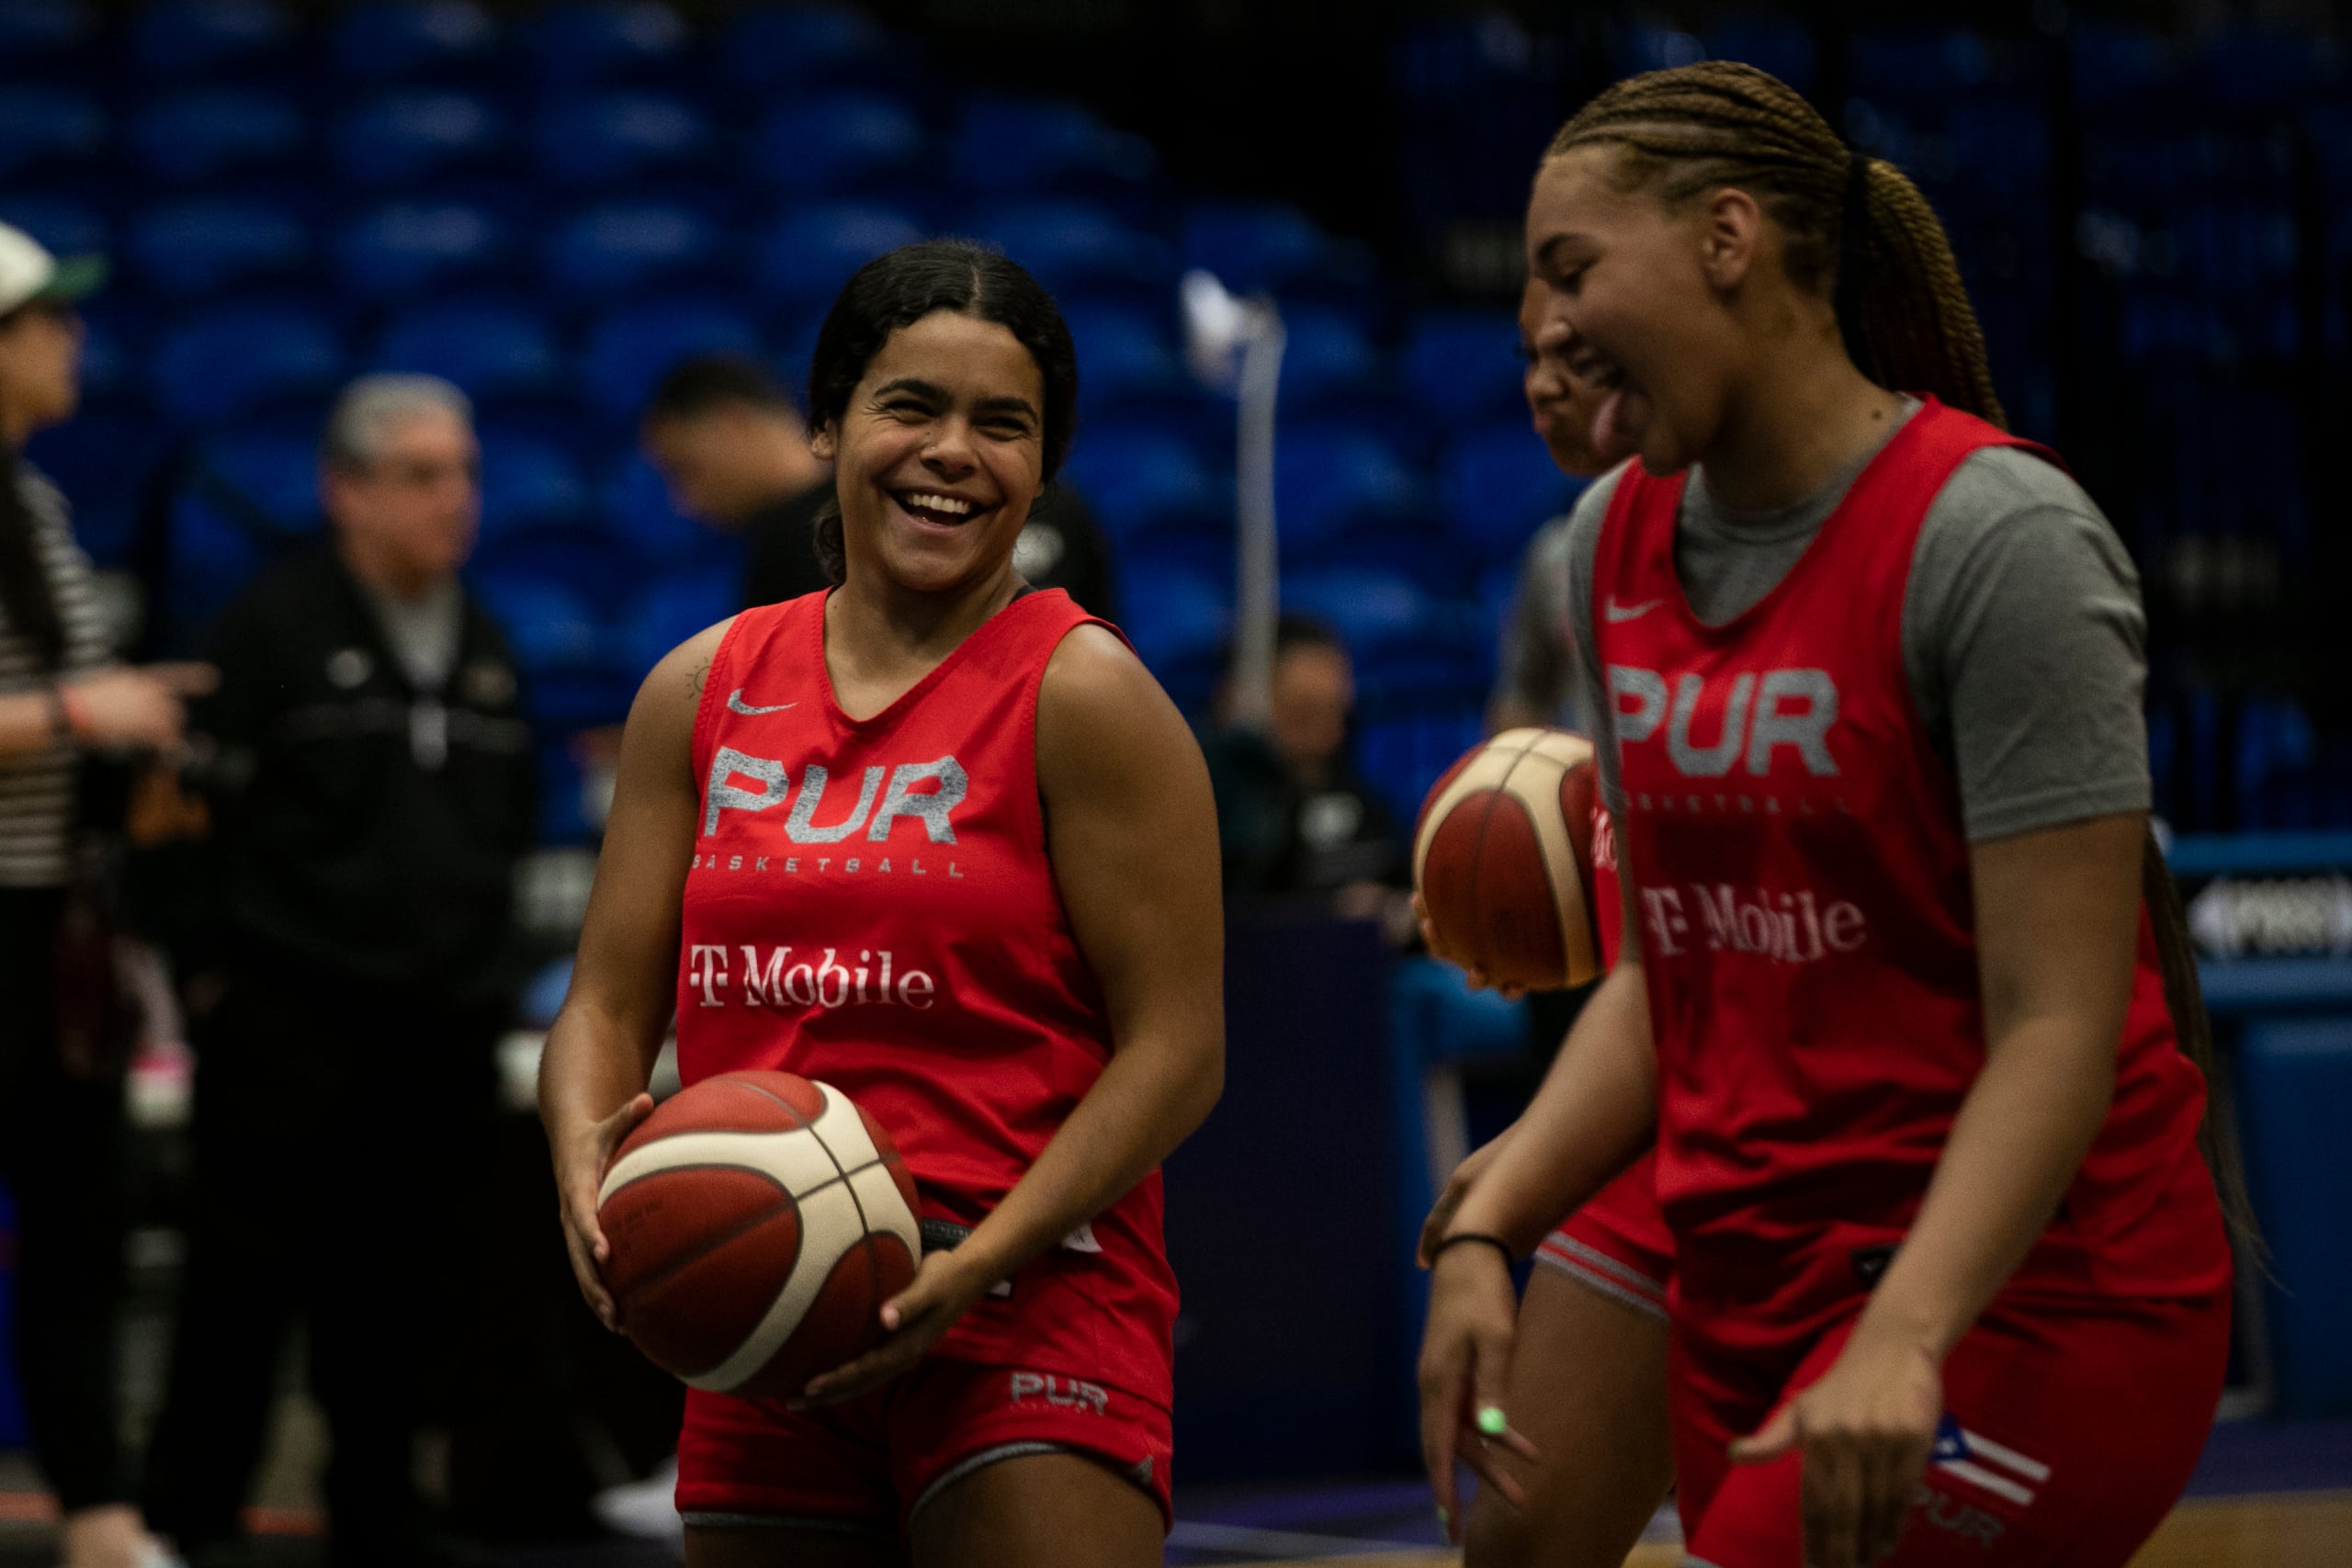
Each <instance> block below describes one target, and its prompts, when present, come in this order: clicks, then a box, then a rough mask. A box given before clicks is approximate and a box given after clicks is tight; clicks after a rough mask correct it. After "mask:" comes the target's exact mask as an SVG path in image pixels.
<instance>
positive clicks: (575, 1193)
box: [555, 1092, 653, 1334]
mask: <svg viewBox="0 0 2352 1568" xmlns="http://www.w3.org/2000/svg"><path fill="white" fill-rule="evenodd" d="M652 1114H653V1097H652V1096H651V1095H650V1094H645V1093H642V1092H640V1093H639V1094H636V1095H633V1096H631V1097H630V1099H629V1101H628V1104H626V1105H624V1106H622V1107H621V1108H620V1109H619V1110H618V1111H614V1112H613V1113H612V1114H611V1115H610V1116H607V1117H605V1119H604V1120H603V1121H601V1122H587V1123H586V1124H584V1125H582V1126H578V1127H576V1128H574V1129H573V1130H572V1131H571V1132H570V1133H568V1134H565V1135H564V1136H563V1137H561V1138H560V1139H559V1140H557V1146H556V1151H555V1172H556V1175H555V1180H556V1198H557V1201H558V1203H559V1204H560V1207H561V1210H562V1213H563V1245H564V1248H565V1250H566V1251H568V1252H569V1253H570V1254H571V1276H572V1278H573V1279H575V1280H579V1281H580V1293H581V1295H582V1297H584V1298H586V1300H587V1303H588V1310H589V1311H591V1312H593V1313H594V1314H596V1321H597V1322H599V1323H601V1324H603V1325H605V1327H606V1328H608V1329H610V1330H612V1331H613V1332H614V1333H615V1334H618V1333H619V1332H620V1331H621V1314H620V1308H619V1307H618V1306H617V1305H616V1304H615V1303H614V1301H613V1295H612V1292H610V1291H607V1290H606V1289H605V1276H604V1266H605V1259H607V1258H610V1257H611V1256H612V1255H613V1249H612V1247H611V1246H610V1245H609V1244H608V1243H607V1242H606V1241H605V1232H604V1228H603V1227H602V1226H601V1225H599V1224H597V1223H596V1190H597V1188H599V1187H601V1186H602V1185H604V1180H605V1167H606V1166H608V1165H610V1164H611V1163H612V1160H613V1151H614V1150H615V1149H616V1148H618V1147H620V1146H621V1140H622V1139H624V1138H626V1137H628V1135H629V1134H630V1133H632V1132H634V1131H635V1130H636V1128H637V1124H638V1123H639V1122H642V1121H644V1120H645V1119H646V1118H647V1117H648V1116H650V1115H652Z"/></svg>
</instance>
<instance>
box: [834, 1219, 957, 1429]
mask: <svg viewBox="0 0 2352 1568" xmlns="http://www.w3.org/2000/svg"><path fill="white" fill-rule="evenodd" d="M966 1245H967V1247H968V1245H969V1244H968V1243H967V1244H966ZM963 1256H964V1249H963V1248H960V1247H959V1248H956V1249H955V1250H953V1251H948V1252H933V1253H928V1254H925V1255H924V1258H923V1260H922V1265H921V1266H920V1267H919V1268H917V1269H915V1277H914V1278H913V1279H912V1280H909V1281H908V1282H907V1288H906V1289H905V1290H903V1291H900V1292H899V1293H898V1294H897V1295H895V1296H892V1297H891V1298H890V1299H889V1300H888V1301H887V1302H884V1303H882V1326H883V1327H884V1328H886V1329H888V1331H889V1334H890V1337H888V1339H885V1340H884V1341H882V1343H881V1344H879V1345H876V1347H875V1348H873V1349H871V1350H868V1351H867V1352H866V1353H865V1355H863V1356H860V1357H858V1358H857V1359H855V1360H854V1361H851V1362H848V1363H846V1364H845V1365H842V1366H839V1367H836V1368H834V1369H833V1370H832V1371H830V1372H827V1373H825V1374H824V1375H823V1376H822V1377H820V1378H817V1379H815V1380H813V1381H812V1382H810V1383H809V1386H808V1387H807V1388H806V1389H805V1390H803V1391H802V1392H801V1395H800V1397H799V1398H798V1399H796V1400H794V1401H792V1404H793V1405H794V1407H795V1408H798V1407H800V1406H802V1405H809V1404H840V1403H841V1402H842V1401H843V1400H845V1399H855V1398H856V1397H857V1396H858V1395H860V1394H862V1393H873V1392H874V1390H876V1389H877V1388H880V1387H881V1386H882V1385H883V1384H884V1383H886V1382H889V1381H890V1380H891V1379H892V1378H895V1377H897V1376H899V1374H900V1373H901V1372H905V1371H910V1370H912V1368H913V1367H914V1364H915V1363H916V1362H917V1361H920V1360H922V1358H923V1354H924V1352H926V1351H928V1350H929V1349H930V1348H932V1347H933V1345H936V1344H938V1343H939V1337H940V1336H941V1335H943V1334H945V1333H946V1332H947V1330H948V1329H949V1328H951V1327H952V1326H954V1325H955V1323H956V1319H957V1318H959V1317H962V1316H963V1315H964V1314H965V1313H966V1312H967V1310H969V1308H970V1307H971V1304H972V1303H974V1302H976V1301H978V1300H979V1299H980V1297H982V1296H983V1295H986V1294H987V1293H988V1292H989V1287H990V1286H992V1285H994V1284H995V1283H996V1282H997V1281H996V1280H990V1279H983V1278H981V1277H980V1276H979V1275H978V1273H976V1272H975V1271H974V1270H973V1269H972V1268H971V1267H970V1266H969V1265H968V1264H959V1263H958V1262H957V1261H956V1259H957V1258H962V1257H963Z"/></svg>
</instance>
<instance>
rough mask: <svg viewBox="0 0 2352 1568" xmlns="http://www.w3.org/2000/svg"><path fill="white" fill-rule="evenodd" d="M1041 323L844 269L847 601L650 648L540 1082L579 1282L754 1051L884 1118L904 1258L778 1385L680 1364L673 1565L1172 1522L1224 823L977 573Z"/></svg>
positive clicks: (1094, 1557) (1019, 433) (936, 1555)
mask: <svg viewBox="0 0 2352 1568" xmlns="http://www.w3.org/2000/svg"><path fill="white" fill-rule="evenodd" d="M1076 381H1077V372H1076V368H1075V364H1074V360H1073V356H1072V353H1071V348H1070V343H1069V332H1068V330H1067V329H1066V328H1065V327H1064V326H1063V324H1062V321H1061V317H1060V314H1059V312H1058V311H1057V310H1056V309H1055V307H1054V304H1053V301H1052V300H1051V299H1049V298H1048V297H1047V296H1046V293H1045V291H1044V290H1043V289H1042V288H1039V287H1038V286H1037V284H1036V282H1035V280H1034V279H1032V278H1031V277H1030V276H1028V274H1026V273H1025V272H1023V271H1022V270H1021V269H1020V268H1019V267H1018V266H1015V265H1013V264H1012V263H1011V262H1009V261H1007V260H1006V259H1005V258H1004V257H1002V256H1001V255H998V254H994V253H992V252H989V251H986V250H983V249H980V248H978V247H976V246H971V245H966V244H960V243H946V242H933V243H925V244H921V245H913V246H909V247H907V248H905V249H902V250H899V251H897V252H894V253H892V254H889V255H887V256H884V257H882V258H881V259H880V260H877V261H876V262H874V263H872V264H870V265H867V266H866V267H865V268H864V269H863V270H861V271H860V272H859V273H858V275H857V276H855V277H854V278H853V279H851V281H850V283H849V285H848V286H847V287H846V288H844V289H843V290H842V296H841V299H839V300H838V301H837V302H836V303H835V304H834V306H833V309H832V311H831V314H830V315H829V316H828V317H827V319H826V321H825V324H824V327H823V329H822V331H821V332H820V335H819V338H818V343H817V350H816V354H815V357H814V360H813V363H812V365H811V369H810V399H809V406H810V409H811V411H812V423H813V424H814V427H815V434H814V438H813V445H814V446H815V448H816V450H817V452H818V455H819V456H820V457H824V458H827V459H829V460H830V461H831V462H832V463H833V465H834V472H835V479H836V491H837V496H838V513H837V514H835V515H833V516H830V517H828V518H826V519H825V520H823V521H822V522H820V527H819V540H820V550H825V551H828V552H830V553H831V554H832V555H833V557H834V558H835V559H836V561H837V562H838V570H839V575H840V577H841V586H839V587H838V588H836V589H834V590H833V591H832V592H830V593H818V594H810V595H809V596H808V597H806V598H801V599H796V600H792V601H790V602H788V603H786V604H775V605H769V606H765V607H763V608H760V609H753V610H748V611H745V612H744V613H743V614H742V615H738V616H736V617H734V618H733V619H732V620H730V621H727V622H724V623H721V624H720V625H718V626H713V627H711V628H710V629H709V630H708V631H706V632H704V633H702V634H701V635H700V636H698V637H694V638H692V639H691V640H689V641H687V642H686V643H684V645H682V646H681V647H679V648H678V649H676V650H675V651H673V653H671V654H670V655H669V656H668V657H667V658H665V659H664V660H662V662H661V663H660V664H659V665H657V666H656V667H655V668H654V671H653V672H652V674H650V676H648V677H647V679H646V682H645V685H644V688H643V690H642V691H640V692H639V695H638V698H637V703H636V705H635V707H634V708H633V709H632V710H631V713H630V716H629V721H628V734H627V738H626V739H625V740H624V742H623V746H622V759H621V768H620V776H619V787H618V793H617V795H616V798H615V802H614V808H613V814H612V818H611V821H610V825H609V827H608V829H607V831H606V837H605V852H604V857H603V860H602V863H600V864H599V866H598V869H597V879H596V887H595V892H594V897H592V899H591V901H590V906H589V914H588V925H587V930H586V931H585V932H584V933H583V936H582V942H581V951H580V961H579V965H578V969H577V971H576V974H575V977H574V979H573V982H572V989H571V996H570V998H568V999H567V1001H566V1003H565V1006H564V1010H563V1013H562V1016H561V1017H560V1019H559V1020H558V1021H557V1023H556V1026H555V1029H554V1031H553V1032H552V1033H551V1034H550V1035H549V1038H548V1056H547V1066H546V1068H545V1069H544V1071H543V1073H542V1076H541V1082H540V1101H541V1109H542V1112H543V1114H544V1116H545V1119H546V1121H547V1124H548V1134H549V1139H550V1141H551V1143H552V1145H553V1146H554V1149H555V1157H556V1174H557V1180H558V1184H559V1187H560V1191H561V1194H562V1200H563V1221H564V1229H565V1235H566V1239H567V1241H568V1242H569V1244H570V1246H571V1258H572V1265H573V1269H574V1270H575V1272H576V1273H577V1274H578V1275H579V1278H580V1284H581V1289H582V1292H583V1293H584V1294H585V1295H586V1296H587V1298H588V1300H589V1303H590V1304H591V1305H592V1306H593V1307H594V1309H595V1310H596V1312H597V1314H599V1316H601V1317H602V1318H603V1319H604V1320H605V1323H606V1324H607V1325H615V1324H616V1318H615V1313H614V1306H613V1303H612V1300H611V1298H610V1296H609V1295H608V1294H607V1292H605V1288H604V1285H603V1282H602V1280H600V1278H599V1274H598V1266H599V1264H600V1262H601V1261H602V1260H603V1258H605V1252H606V1249H605V1240H604V1237H603V1236H602V1235H601V1234H600V1233H599V1231H598V1228H597V1224H596V1197H595V1195H596V1185H597V1180H598V1178H599V1175H600V1174H601V1172H602V1169H603V1167H604V1165H605V1160H606V1159H607V1158H608V1157H609V1156H610V1153H611V1151H612V1149H613V1148H614V1147H615V1146H616V1145H617V1144H618V1143H619V1141H620V1140H621V1138H623V1137H625V1136H626V1135H627V1134H628V1131H629V1130H630V1129H631V1128H632V1127H634V1126H635V1125H636V1124H637V1123H638V1122H639V1121H641V1120H642V1119H643V1117H644V1116H645V1115H646V1114H647V1113H648V1111H650V1100H648V1099H647V1098H646V1096H645V1094H644V1092H643V1091H644V1089H645V1084H646V1081H647V1077H648V1076H649V1074H650V1069H651V1065H652V1061H653V1057H654V1055H655V1053H656V1052H657V1051H658V1050H659V1048H660V1045H661V1042H662V1032H663V1027H664V1025H665V1024H666V1023H667V1022H668V1021H669V1020H670V1017H671V1014H672V1011H673V1006H674V1009H675V1013H676V1018H677V1034H678V1060H679V1067H680V1071H681V1075H682V1076H683V1077H684V1079H685V1080H686V1081H687V1082H688V1083H693V1082H696V1081H698V1080H700V1079H701V1078H703V1077H708V1076H709V1075H711V1074H714V1073H718V1072H724V1071H729V1070H733V1069H738V1068H746V1067H758V1068H771V1069H781V1070H785V1071H789V1072H794V1073H798V1074H801V1075H803V1076H804V1077H815V1078H821V1079H822V1080H824V1081H825V1082H827V1083H829V1084H831V1085H833V1086H834V1087H836V1088H838V1089H841V1090H842V1091H843V1092H845V1093H847V1094H848V1095H849V1096H850V1097H851V1098H852V1099H853V1100H855V1101H857V1102H858V1103H859V1104H860V1105H861V1106H862V1107H863V1108H864V1109H865V1110H866V1111H869V1112H871V1113H872V1114H873V1116H874V1117H875V1118H876V1121H878V1122H881V1123H882V1124H883V1125H884V1126H885V1127H886V1128H887V1129H888V1132H889V1133H890V1134H891V1136H892V1138H893V1139H894V1140H895V1141H896V1143H897V1144H898V1146H899V1150H900V1151H901V1153H902V1154H903V1155H904V1156H905V1157H906V1161H907V1165H908V1168H909V1169H910V1171H911V1172H912V1173H913V1175H914V1178H915V1181H916V1186H917V1188H918V1190H919V1192H920V1197H921V1203H920V1209H921V1218H922V1229H923V1232H924V1238H925V1243H926V1252H925V1256H924V1258H923V1259H922V1264H921V1267H920V1268H919V1269H918V1270H917V1272H916V1275H915V1278H914V1280H913V1282H912V1283H911V1284H910V1286H909V1287H908V1288H907V1289H906V1290H905V1291H904V1292H901V1293H900V1294H899V1296H898V1297H896V1298H895V1299H893V1300H892V1301H890V1302H888V1303H885V1305H884V1306H883V1308H882V1323H883V1325H884V1327H885V1328H887V1329H888V1331H889V1337H888V1338H887V1339H886V1340H885V1341H884V1343H883V1344H882V1345H881V1347H880V1348H877V1349H876V1350H874V1351H872V1352H870V1353H869V1354H867V1355H866V1356H865V1357H863V1358H861V1359H858V1360H856V1361H854V1362H853V1363H851V1364H850V1365H848V1366H846V1367H843V1368H841V1369H839V1370H837V1371H832V1372H829V1373H827V1374H825V1375H824V1376H822V1377H820V1378H818V1379H817V1380H816V1381H815V1382H812V1383H811V1384H810V1385H809V1387H808V1389H807V1390H805V1391H804V1393H803V1396H802V1398H800V1399H798V1400H795V1401H792V1402H790V1403H789V1404H786V1403H784V1402H775V1401H752V1400H741V1399H734V1398H730V1397H728V1396H726V1395H722V1394H713V1393H703V1392H701V1391H690V1392H689V1393H688V1395H687V1401H686V1420H685V1429H684V1434H683V1435H682V1437H681V1438H680V1443H679V1469H680V1479H679V1485H678V1503H679V1507H680V1510H681V1512H682V1513H683V1514H684V1517H685V1520H686V1555H687V1561H688V1562H689V1563H690V1564H692V1565H694V1568H739V1565H741V1568H765V1565H767V1564H779V1565H780V1564H785V1563H791V1564H794V1565H796V1568H811V1565H813V1568H833V1565H840V1568H869V1565H870V1568H880V1565H883V1564H896V1563H904V1562H912V1563H914V1564H918V1565H920V1568H960V1565H962V1564H972V1565H974V1568H978V1565H979V1564H983V1563H987V1564H1004V1565H1009V1568H1059V1565H1062V1564H1069V1565H1071V1568H1077V1565H1079V1564H1112V1565H1114V1568H1115V1565H1125V1564H1135V1565H1136V1568H1141V1565H1142V1564H1146V1563H1153V1562H1159V1551H1160V1541H1161V1538H1162V1536H1163V1535H1164V1533H1165V1529H1166V1525H1167V1519H1168V1484H1169V1462H1170V1438H1169V1432H1170V1425H1169V1402H1170V1358H1171V1356H1172V1348H1171V1344H1170V1335H1171V1331H1172V1326H1173V1320H1174V1316H1175V1306H1176V1288H1175V1280H1174V1278H1173V1276H1172V1275H1171V1274H1170V1271H1169V1269H1168V1264H1167V1260H1166V1258H1165V1255H1164V1252H1163V1249H1162V1246H1161V1240H1160V1209H1159V1174H1158V1167H1159V1161H1160V1160H1161V1159H1162V1158H1163V1157H1164V1156H1166V1155H1167V1154H1168V1152H1169V1151H1170V1149H1172V1148H1174V1147H1175V1146H1176V1145H1177V1144H1178V1143H1180V1142H1181V1141H1182V1139H1183V1137H1184V1136H1185V1134H1188V1133H1190V1132H1191V1131H1192V1129H1193V1127H1194V1126H1196V1125H1198V1124H1199V1122H1200V1120H1201V1118H1202V1117H1203V1116H1204V1115H1205V1114H1206V1113H1207V1111H1208V1109H1209V1107H1210V1105H1211V1104H1213V1103H1214V1102H1215V1100H1216V1094H1217V1090H1218V1087H1219V1085H1220V1083H1221V1081H1222V1074H1223V1061H1224V1055H1223V1054H1224V1021H1223V1015H1222V1011H1221V1002H1220V970H1221V964H1222V934H1221V923H1220V914H1219V908H1218V888H1217V847H1216V821H1215V817H1214V813H1213V810H1212V807H1211V805H1210V796H1209V786H1208V778H1207V772H1206V769H1205V768H1204V765H1203V763H1202V761H1201V757H1200V752H1199V750H1197V748H1195V746H1194V745H1193V740H1192V737H1191V734H1190V732H1189V731H1188V730H1187V729H1186V728H1185V727H1184V724H1183V721H1182V718H1181V717H1180V716H1178V714H1177V712H1176V710H1175V708H1174V706H1173V705H1171V704H1170V702H1169V700H1168V698H1167V696H1166V695H1165V694H1163V693H1162V692H1161V691H1160V690H1159V686H1158V685H1157V684H1156V683H1155V682H1153V681H1152V679H1151V677H1150V676H1149V675H1148V673H1146V672H1145V671H1144V669H1143V666H1142V665H1141V664H1140V663H1138V662H1137V661H1136V658H1135V656H1134V655H1133V654H1132V653H1131V652H1130V651H1129V650H1128V649H1127V647H1126V645H1125V642H1124V641H1122V640H1121V639H1120V637H1118V635H1117V634H1116V633H1115V632H1114V631H1113V630H1111V629H1110V628H1109V627H1108V626H1104V625H1103V623H1102V622H1099V621H1096V620H1094V619H1092V618H1091V617H1090V616H1089V615H1086V614H1085V612H1083V611H1082V610H1080V609H1079V608H1077V607H1076V606H1075V605H1074V604H1071V603H1070V601H1069V598H1068V597H1067V596H1066V595H1064V594H1063V593H1061V592H1033V591H1031V590H1030V589H1029V588H1028V587H1027V585H1026V584H1025V583H1023V581H1021V579H1020V578H1019V576H1018V575H1017V574H1015V572H1014V571H1013V570H1012V549H1013V543H1014V541H1015V540H1016V539H1017V538H1018V536H1020V533H1021V525H1022V523H1023V519H1024V518H1025V517H1026V516H1027V514H1028V512H1029V508H1030V506H1031V504H1032V503H1033V502H1035V499H1036V497H1037V495H1038V493H1039V491H1041V489H1042V488H1043V487H1044V486H1045V485H1046V483H1048V482H1049V481H1050V480H1051V479H1052V477H1053V474H1054V472H1055V470H1056V469H1057V468H1058V466H1059V465H1060V462H1061V458H1062V456H1063V454H1064V452H1065V451H1066V449H1067V448H1068V446H1069V433H1070V422H1071V410H1072V405H1073V402H1074V400H1075V395H1076Z"/></svg>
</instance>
